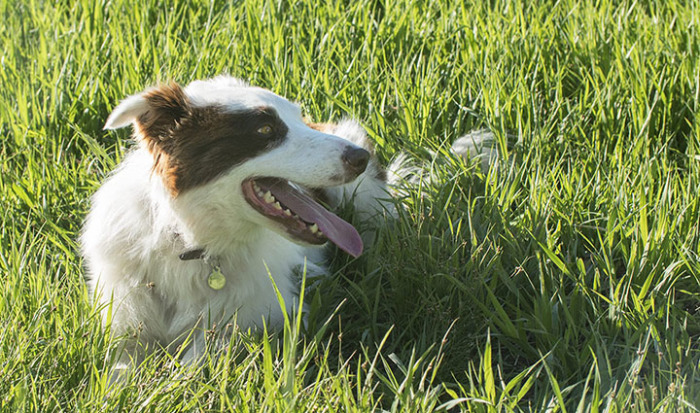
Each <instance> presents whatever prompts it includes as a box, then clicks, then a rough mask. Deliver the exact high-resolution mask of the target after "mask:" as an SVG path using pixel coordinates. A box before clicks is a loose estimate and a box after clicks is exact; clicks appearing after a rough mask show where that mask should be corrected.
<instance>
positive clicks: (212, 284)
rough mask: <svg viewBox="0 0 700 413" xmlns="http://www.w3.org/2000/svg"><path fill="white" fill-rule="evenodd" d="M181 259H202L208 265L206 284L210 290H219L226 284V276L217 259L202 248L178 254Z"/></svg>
mask: <svg viewBox="0 0 700 413" xmlns="http://www.w3.org/2000/svg"><path fill="white" fill-rule="evenodd" d="M179 257H180V259H181V260H182V261H190V260H199V259H201V260H204V262H205V263H206V264H207V265H208V266H209V275H207V284H208V285H209V288H211V289H212V290H220V289H222V288H224V286H225V285H226V277H224V274H223V273H222V272H221V265H219V261H218V260H216V259H214V258H212V257H210V256H208V255H207V253H206V251H205V250H204V248H197V249H194V250H189V251H185V252H183V253H182V254H180V255H179Z"/></svg>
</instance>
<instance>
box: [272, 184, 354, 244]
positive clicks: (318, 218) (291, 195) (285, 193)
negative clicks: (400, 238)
mask: <svg viewBox="0 0 700 413" xmlns="http://www.w3.org/2000/svg"><path fill="white" fill-rule="evenodd" d="M269 190H270V192H272V195H274V196H275V198H277V199H278V200H279V201H281V202H282V203H283V204H284V205H285V206H286V207H287V208H289V209H291V210H292V211H294V212H295V213H296V214H297V215H299V217H301V219H303V220H304V221H307V222H314V223H316V225H318V228H319V229H320V230H321V231H322V232H323V233H324V234H325V236H326V238H328V239H329V240H331V242H333V243H334V244H335V245H337V246H338V247H339V248H340V249H341V250H343V251H345V252H347V253H348V254H350V255H352V256H353V257H359V256H360V254H362V238H360V234H358V233H357V230H356V229H355V227H353V226H352V225H350V224H349V223H348V222H346V221H344V220H342V219H341V218H340V217H338V216H337V215H335V214H333V213H331V212H329V211H328V210H326V208H324V207H323V206H321V205H320V204H319V203H318V202H316V201H314V199H313V198H311V197H310V196H308V195H306V194H303V193H301V192H300V191H297V190H296V189H294V188H293V187H292V186H291V185H289V183H288V182H287V181H282V180H275V181H274V182H271V183H270V185H269Z"/></svg>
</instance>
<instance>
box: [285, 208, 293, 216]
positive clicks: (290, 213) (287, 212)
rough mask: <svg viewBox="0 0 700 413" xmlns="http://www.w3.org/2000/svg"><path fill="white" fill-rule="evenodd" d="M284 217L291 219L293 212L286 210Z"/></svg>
mask: <svg viewBox="0 0 700 413" xmlns="http://www.w3.org/2000/svg"><path fill="white" fill-rule="evenodd" d="M284 215H286V216H288V217H291V216H292V211H290V210H288V209H285V210H284Z"/></svg>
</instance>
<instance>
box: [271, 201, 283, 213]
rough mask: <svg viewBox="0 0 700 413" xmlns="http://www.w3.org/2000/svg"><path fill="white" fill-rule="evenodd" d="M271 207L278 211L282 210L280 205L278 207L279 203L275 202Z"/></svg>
mask: <svg viewBox="0 0 700 413" xmlns="http://www.w3.org/2000/svg"><path fill="white" fill-rule="evenodd" d="M272 206H273V207H274V208H275V209H276V210H278V211H281V210H282V205H280V203H279V202H275V203H274V204H272Z"/></svg>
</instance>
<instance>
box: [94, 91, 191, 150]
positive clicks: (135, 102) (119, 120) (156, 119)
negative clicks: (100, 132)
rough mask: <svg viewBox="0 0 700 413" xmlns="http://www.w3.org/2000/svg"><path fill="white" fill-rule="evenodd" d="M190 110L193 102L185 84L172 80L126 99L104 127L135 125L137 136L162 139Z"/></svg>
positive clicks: (115, 109)
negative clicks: (187, 94) (183, 86)
mask: <svg viewBox="0 0 700 413" xmlns="http://www.w3.org/2000/svg"><path fill="white" fill-rule="evenodd" d="M190 111H191V107H190V102H189V99H188V98H187V96H186V95H185V92H184V90H182V87H180V85H178V84H177V83H170V84H167V85H161V86H157V87H155V88H152V89H149V90H146V91H145V92H143V93H140V94H138V95H133V96H129V97H128V98H126V99H124V100H123V101H122V102H121V103H120V104H119V105H118V106H117V107H116V108H114V110H113V111H112V113H111V114H110V115H109V117H108V118H107V122H106V123H105V126H104V128H105V129H118V128H123V127H125V126H127V125H129V124H134V131H135V132H136V135H137V138H141V139H143V138H157V139H163V138H164V136H165V135H166V134H167V132H168V131H170V130H172V129H173V128H174V127H175V126H176V125H177V124H178V123H179V122H180V121H181V120H182V118H184V117H186V116H187V115H188V114H189V113H190ZM138 135H140V136H138Z"/></svg>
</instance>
